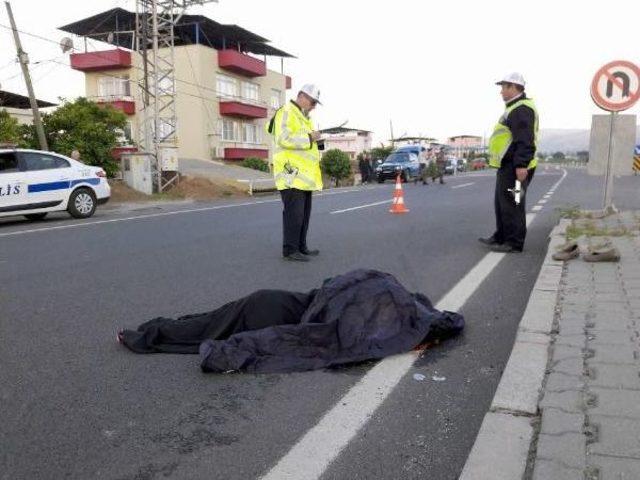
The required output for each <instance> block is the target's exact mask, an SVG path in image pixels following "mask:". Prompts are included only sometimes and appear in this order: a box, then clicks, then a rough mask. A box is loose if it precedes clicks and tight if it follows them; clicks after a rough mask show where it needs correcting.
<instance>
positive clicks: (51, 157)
mask: <svg viewBox="0 0 640 480" xmlns="http://www.w3.org/2000/svg"><path fill="white" fill-rule="evenodd" d="M110 196H111V188H110V187H109V184H108V183H107V175H106V173H105V171H104V170H103V169H102V168H99V167H92V166H89V165H85V164H84V163H81V162H78V161H76V160H73V159H71V158H68V157H65V156H63V155H59V154H57V153H53V152H44V151H40V150H25V149H14V148H12V149H0V217H6V216H10V215H24V216H25V217H27V218H28V219H30V220H41V219H43V218H44V217H45V216H46V215H47V213H49V212H56V211H64V210H66V211H67V212H69V213H70V214H71V216H73V217H75V218H89V217H90V216H91V215H93V213H94V212H95V211H96V206H97V205H99V204H103V203H106V202H107V201H108V200H109V197H110Z"/></svg>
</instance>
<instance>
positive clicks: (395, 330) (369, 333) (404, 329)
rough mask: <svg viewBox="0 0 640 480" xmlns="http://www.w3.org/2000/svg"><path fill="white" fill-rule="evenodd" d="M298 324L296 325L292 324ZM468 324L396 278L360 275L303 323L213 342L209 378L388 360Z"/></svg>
mask: <svg viewBox="0 0 640 480" xmlns="http://www.w3.org/2000/svg"><path fill="white" fill-rule="evenodd" d="M292 323H293V322H292ZM463 327H464V319H463V318H462V316H461V315H459V314H457V313H453V312H447V311H445V312H439V311H437V310H435V309H434V308H433V306H432V305H431V302H430V301H429V300H428V299H427V297H425V296H424V295H421V294H411V293H410V292H408V291H407V290H406V289H405V288H404V287H403V286H402V285H401V284H400V283H399V282H398V281H397V280H396V279H395V278H394V277H393V276H392V275H390V274H388V273H384V272H379V271H376V270H354V271H351V272H348V273H346V274H344V275H340V276H337V277H334V278H331V279H329V280H327V281H326V282H325V283H324V284H323V285H322V287H321V288H320V289H319V290H317V291H316V292H314V294H313V298H312V300H311V302H310V304H309V306H308V307H307V308H306V310H305V311H304V313H303V314H302V318H301V319H300V322H299V323H295V324H289V325H284V324H278V325H275V326H270V327H267V328H262V329H259V330H252V331H244V332H238V333H234V334H233V335H230V336H229V337H228V338H226V339H207V340H205V341H204V342H202V344H201V345H200V355H201V359H202V362H201V368H202V370H203V371H205V372H227V371H246V372H263V373H266V372H291V371H302V370H311V369H317V368H323V367H330V366H335V365H340V364H344V363H352V362H360V361H364V360H370V359H378V358H383V357H386V356H388V355H393V354H396V353H401V352H406V351H409V350H411V349H412V348H414V347H415V346H417V345H419V344H420V343H422V342H424V341H429V340H433V339H443V338H446V337H448V336H451V335H453V334H456V333H458V332H460V331H461V330H462V329H463Z"/></svg>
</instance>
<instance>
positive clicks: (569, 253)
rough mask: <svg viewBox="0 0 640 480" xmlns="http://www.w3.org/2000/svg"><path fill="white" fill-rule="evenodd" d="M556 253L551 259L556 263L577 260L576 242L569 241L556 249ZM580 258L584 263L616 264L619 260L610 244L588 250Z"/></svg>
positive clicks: (616, 251)
mask: <svg viewBox="0 0 640 480" xmlns="http://www.w3.org/2000/svg"><path fill="white" fill-rule="evenodd" d="M557 250H558V251H557V252H556V253H554V254H553V255H552V257H551V258H553V259H554V260H557V261H562V262H566V261H568V260H571V259H574V258H578V256H579V255H580V248H579V247H578V242H575V241H571V242H567V243H565V244H564V245H560V246H559V247H557ZM582 258H583V259H584V261H585V262H617V261H619V260H620V252H619V251H618V249H617V248H615V247H614V246H612V245H611V244H610V243H604V244H602V245H598V246H592V247H589V248H588V251H587V253H585V254H584V255H583V256H582Z"/></svg>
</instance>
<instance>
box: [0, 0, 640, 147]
mask: <svg viewBox="0 0 640 480" xmlns="http://www.w3.org/2000/svg"><path fill="white" fill-rule="evenodd" d="M12 7H13V12H14V16H15V18H16V22H17V23H18V28H19V29H21V30H24V31H25V32H30V33H34V34H38V35H41V36H43V37H47V38H50V39H52V40H55V41H58V40H59V39H60V38H62V37H63V36H65V34H64V33H63V32H61V31H59V30H57V29H56V27H59V26H61V25H65V24H68V23H70V22H73V21H76V20H80V19H82V18H86V17H88V16H90V15H94V14H96V13H99V12H102V11H104V10H108V9H110V8H113V7H122V8H126V9H129V10H131V11H133V10H134V9H135V2H134V1H133V0H91V1H85V2H80V1H58V2H52V1H50V0H13V2H12ZM189 13H194V14H195V13H198V14H203V15H206V16H208V17H210V18H212V19H214V20H216V21H218V22H221V23H235V24H237V25H240V26H242V27H244V28H246V29H248V30H250V31H252V32H254V33H257V34H259V35H261V36H263V37H266V38H268V39H269V40H271V41H272V45H274V46H275V47H277V48H280V49H282V50H285V51H287V52H289V53H292V54H293V55H295V56H296V57H298V58H297V59H292V60H286V61H285V73H287V74H289V75H291V76H292V77H293V90H291V91H290V93H291V92H293V91H294V90H295V89H296V88H299V87H300V86H301V85H302V84H303V83H306V82H313V83H316V84H317V85H318V86H319V88H320V90H321V96H322V101H323V103H324V105H323V106H321V107H319V108H318V109H317V110H316V112H315V113H314V117H315V120H316V122H317V123H318V124H319V126H320V127H321V128H326V127H330V126H334V125H337V124H340V123H342V122H344V121H345V120H348V121H349V123H348V124H347V126H351V127H354V128H362V129H366V130H373V131H374V132H375V138H376V140H377V141H378V142H379V141H381V140H386V139H388V138H389V135H390V133H389V130H390V128H389V122H390V120H392V121H393V133H394V134H395V136H400V135H402V134H406V135H423V136H433V137H436V138H439V139H441V140H444V139H446V137H448V136H452V135H460V134H471V135H484V134H487V133H488V132H489V131H490V129H491V128H492V126H493V123H494V122H495V120H496V119H497V117H498V116H499V115H500V113H501V112H502V109H503V105H502V103H501V99H500V96H499V87H497V86H495V85H494V82H495V81H496V80H498V79H499V77H501V76H502V75H504V74H505V73H507V72H510V71H519V72H521V73H522V74H523V75H524V77H525V79H526V80H527V93H528V94H529V96H531V97H533V98H534V99H535V100H536V102H537V105H538V109H539V111H540V117H541V127H542V128H589V126H590V122H591V115H592V114H593V113H603V112H602V111H600V110H599V109H598V108H597V107H595V105H594V104H593V102H592V100H591V98H590V96H589V87H590V82H591V79H592V77H593V75H594V74H595V73H596V71H597V70H598V68H600V67H601V66H602V65H604V64H605V63H607V62H609V61H612V60H617V59H625V60H630V61H632V62H635V63H640V27H639V26H638V25H639V24H638V22H639V19H640V1H638V0H608V1H606V2H585V1H574V0H536V1H535V2H534V1H528V2H522V1H517V0H510V1H509V0H502V1H497V0H483V1H479V0H446V1H437V0H435V1H431V2H426V1H419V0H395V1H392V2H382V1H381V2H371V1H364V0H350V1H347V0H341V1H338V0H324V1H322V2H311V1H302V2H301V1H293V0H270V1H266V0H220V1H219V3H211V4H208V5H206V6H202V7H194V8H193V9H191V10H190V12H189ZM0 24H2V25H8V24H9V20H8V17H7V14H6V11H5V9H4V5H1V6H0ZM21 38H22V42H23V46H24V48H25V50H26V51H27V52H28V53H29V56H30V59H31V62H32V65H31V70H32V76H33V79H34V84H35V89H36V95H37V96H38V97H39V98H41V99H44V100H56V99H57V97H60V96H62V97H66V98H74V97H77V96H79V95H83V94H84V81H83V74H82V73H80V72H75V71H73V70H71V69H70V68H68V67H65V66H62V65H59V64H57V63H54V62H51V61H50V60H51V59H55V60H57V61H60V62H64V63H66V64H68V62H69V59H68V54H67V55H63V54H62V53H61V51H60V49H59V47H58V46H57V45H56V44H55V43H50V42H46V41H43V40H39V39H36V38H33V37H29V36H27V35H24V34H23V35H21ZM75 44H76V46H77V47H81V46H82V43H81V42H80V41H79V40H76V41H75ZM0 45H2V48H1V49H0V85H1V88H2V89H4V90H9V91H13V92H17V93H26V88H25V87H24V82H23V80H22V76H21V74H20V68H19V66H18V65H17V64H15V63H14V61H13V60H14V58H15V50H14V45H13V39H12V36H11V32H10V31H8V30H6V29H4V28H0ZM103 46H104V44H103V45H102V46H101V45H100V44H99V43H94V46H92V47H90V49H100V48H102V47H103ZM42 60H45V61H44V62H41V63H35V62H38V61H42ZM273 66H274V67H276V66H277V68H278V69H279V66H280V63H279V61H278V62H274V63H273ZM638 111H639V108H638V104H636V106H634V107H633V108H632V109H630V110H628V111H627V112H626V113H633V114H637V113H638Z"/></svg>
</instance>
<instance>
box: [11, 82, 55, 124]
mask: <svg viewBox="0 0 640 480" xmlns="http://www.w3.org/2000/svg"><path fill="white" fill-rule="evenodd" d="M36 103H37V104H38V108H47V107H55V106H56V105H57V104H55V103H51V102H45V101H44V100H36ZM0 109H3V110H6V111H7V112H8V113H9V115H11V116H12V117H13V118H15V119H16V120H18V123H20V124H32V123H33V111H32V110H31V103H30V102H29V97H25V96H24V95H20V94H17V93H12V92H7V91H4V90H0Z"/></svg>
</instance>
